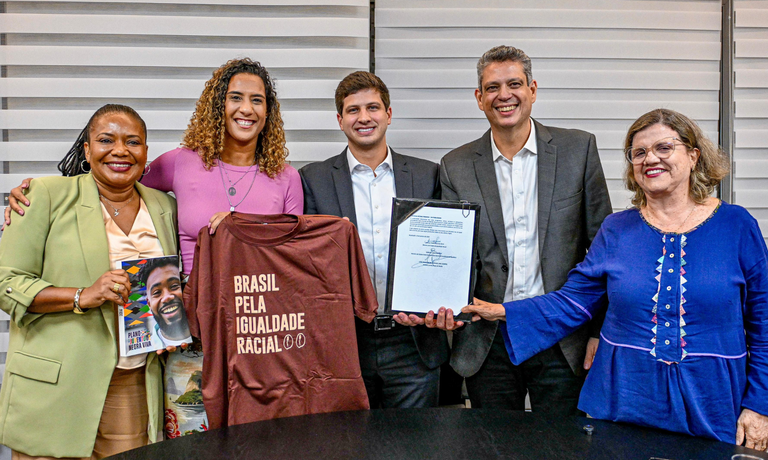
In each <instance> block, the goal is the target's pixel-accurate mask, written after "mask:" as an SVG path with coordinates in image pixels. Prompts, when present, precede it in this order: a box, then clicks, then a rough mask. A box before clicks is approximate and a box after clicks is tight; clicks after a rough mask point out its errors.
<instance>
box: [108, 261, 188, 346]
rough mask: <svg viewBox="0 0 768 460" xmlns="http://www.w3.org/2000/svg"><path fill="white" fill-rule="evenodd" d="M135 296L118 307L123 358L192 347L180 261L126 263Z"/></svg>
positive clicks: (125, 268) (132, 292) (125, 266)
mask: <svg viewBox="0 0 768 460" xmlns="http://www.w3.org/2000/svg"><path fill="white" fill-rule="evenodd" d="M123 270H125V271H126V272H128V277H129V278H130V280H131V294H130V296H129V298H128V302H126V304H125V305H118V317H119V318H120V320H119V323H118V324H119V329H120V331H119V337H120V356H133V355H138V354H141V353H147V352H151V351H156V350H163V349H165V347H167V346H179V345H181V344H182V343H191V342H192V337H191V336H190V333H189V323H188V322H187V315H186V312H185V311H184V304H183V303H182V297H181V276H180V274H179V257H178V256H165V257H152V258H147V259H136V260H126V261H124V262H123Z"/></svg>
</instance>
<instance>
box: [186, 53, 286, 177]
mask: <svg viewBox="0 0 768 460" xmlns="http://www.w3.org/2000/svg"><path fill="white" fill-rule="evenodd" d="M241 73H247V74H252V75H256V76H257V77H259V78H261V80H262V81H263V82H264V87H265V89H266V93H267V94H266V96H267V120H266V122H265V124H264V129H263V130H262V132H261V133H260V134H259V138H258V140H257V141H256V151H255V152H254V160H255V161H256V162H257V163H258V165H259V169H260V170H261V171H263V172H264V173H266V174H267V175H268V176H269V177H270V178H274V177H275V176H277V175H278V174H280V173H281V172H282V171H283V168H285V159H286V158H287V157H288V149H287V148H286V147H285V131H284V130H283V117H282V116H281V115H280V103H279V102H278V101H277V92H276V91H275V85H274V83H273V82H272V79H271V78H270V77H269V73H268V72H267V69H265V68H264V67H263V66H262V65H261V64H260V63H259V62H255V61H252V60H250V59H249V58H243V59H232V60H231V61H229V62H227V63H226V64H224V65H223V66H221V67H219V68H218V69H216V70H215V71H214V72H213V76H212V77H211V79H210V80H208V81H207V82H206V83H205V89H204V90H203V94H201V95H200V99H198V101H197V105H196V106H195V113H194V114H192V118H191V119H190V120H189V126H187V130H186V132H185V133H184V140H183V141H182V145H183V146H184V147H186V148H188V149H190V150H195V151H197V153H198V155H200V159H202V160H203V163H204V164H205V169H211V167H213V165H214V164H216V160H218V159H221V154H222V153H223V151H224V137H225V135H226V127H225V115H224V103H225V100H226V96H227V89H228V88H229V82H230V80H231V79H232V77H234V76H235V75H238V74H241Z"/></svg>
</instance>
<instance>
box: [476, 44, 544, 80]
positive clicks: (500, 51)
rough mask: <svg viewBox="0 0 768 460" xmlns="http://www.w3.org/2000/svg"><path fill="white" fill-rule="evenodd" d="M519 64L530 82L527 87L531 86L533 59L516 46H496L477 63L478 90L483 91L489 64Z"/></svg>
mask: <svg viewBox="0 0 768 460" xmlns="http://www.w3.org/2000/svg"><path fill="white" fill-rule="evenodd" d="M507 61H512V62H518V63H520V65H522V66H523V72H524V73H525V79H526V80H528V81H527V82H526V85H528V86H531V82H532V81H533V67H532V66H531V58H529V57H528V55H527V54H525V51H523V50H521V49H520V48H515V47H514V46H507V45H500V46H495V47H493V48H491V49H489V50H488V51H486V52H485V53H483V55H482V56H481V57H480V60H478V61H477V89H479V90H480V91H482V90H483V71H484V70H485V68H486V67H488V65H489V64H491V63H493V62H507Z"/></svg>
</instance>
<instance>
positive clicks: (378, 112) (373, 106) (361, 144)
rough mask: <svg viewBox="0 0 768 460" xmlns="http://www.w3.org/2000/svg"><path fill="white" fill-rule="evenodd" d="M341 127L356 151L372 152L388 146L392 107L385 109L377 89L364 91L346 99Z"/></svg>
mask: <svg viewBox="0 0 768 460" xmlns="http://www.w3.org/2000/svg"><path fill="white" fill-rule="evenodd" d="M336 118H337V119H338V121H339V127H340V128H341V130H342V131H344V134H345V135H346V136H347V140H348V141H349V146H350V148H351V149H352V150H353V152H354V151H359V150H372V149H375V148H377V147H381V146H382V144H384V145H386V142H387V140H386V133H387V126H389V124H390V123H392V107H389V108H387V109H385V108H384V102H382V100H381V95H380V94H379V92H378V91H376V90H375V89H364V90H362V91H358V92H356V93H354V94H350V95H349V96H347V97H346V98H344V106H343V108H342V110H341V114H337V115H336Z"/></svg>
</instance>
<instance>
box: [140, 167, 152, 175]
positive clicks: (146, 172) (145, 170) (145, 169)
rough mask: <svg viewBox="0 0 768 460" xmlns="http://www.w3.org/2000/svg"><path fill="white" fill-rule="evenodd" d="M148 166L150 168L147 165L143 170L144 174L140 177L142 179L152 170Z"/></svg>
mask: <svg viewBox="0 0 768 460" xmlns="http://www.w3.org/2000/svg"><path fill="white" fill-rule="evenodd" d="M150 166H151V165H150V164H147V167H146V168H144V173H143V174H142V175H141V177H144V176H146V175H147V174H149V172H150V171H151V170H152V168H151V167H150Z"/></svg>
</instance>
